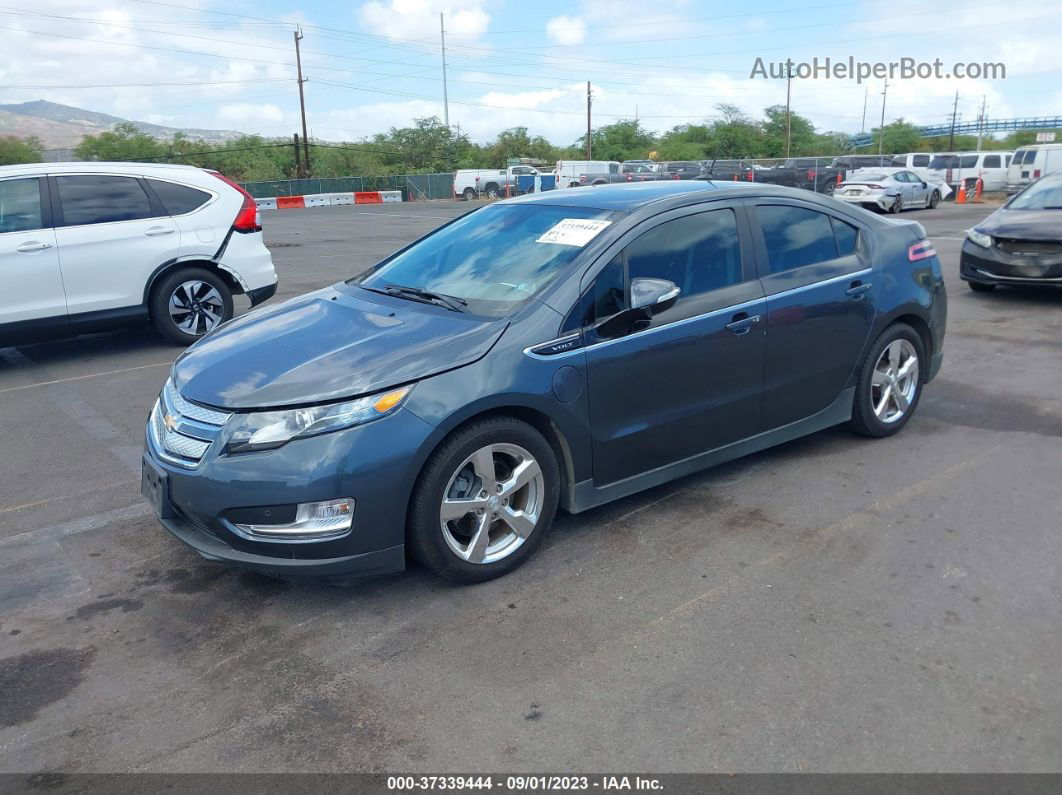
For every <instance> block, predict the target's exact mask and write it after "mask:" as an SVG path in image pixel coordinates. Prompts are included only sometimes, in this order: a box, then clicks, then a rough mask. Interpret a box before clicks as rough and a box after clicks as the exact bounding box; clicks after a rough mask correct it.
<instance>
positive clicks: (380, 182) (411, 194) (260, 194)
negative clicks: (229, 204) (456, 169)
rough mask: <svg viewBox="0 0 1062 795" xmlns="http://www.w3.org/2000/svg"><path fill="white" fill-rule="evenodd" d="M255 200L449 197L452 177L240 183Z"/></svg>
mask: <svg viewBox="0 0 1062 795" xmlns="http://www.w3.org/2000/svg"><path fill="white" fill-rule="evenodd" d="M240 184H241V185H242V186H243V188H244V190H246V191H247V192H248V193H250V194H251V195H252V196H254V197H255V198H256V199H265V198H269V197H271V196H305V195H307V194H311V193H356V192H358V191H363V190H400V191H402V198H403V199H405V200H412V201H423V200H425V199H450V198H453V187H454V175H453V174H401V175H392V176H386V177H322V178H316V177H315V178H311V179H278V180H271V181H269V182H241V183H240Z"/></svg>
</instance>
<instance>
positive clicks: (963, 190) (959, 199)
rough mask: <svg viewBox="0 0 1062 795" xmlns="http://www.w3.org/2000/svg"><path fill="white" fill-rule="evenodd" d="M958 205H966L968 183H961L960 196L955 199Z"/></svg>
mask: <svg viewBox="0 0 1062 795" xmlns="http://www.w3.org/2000/svg"><path fill="white" fill-rule="evenodd" d="M955 203H956V204H966V182H965V181H964V182H960V183H959V195H958V196H956V197H955Z"/></svg>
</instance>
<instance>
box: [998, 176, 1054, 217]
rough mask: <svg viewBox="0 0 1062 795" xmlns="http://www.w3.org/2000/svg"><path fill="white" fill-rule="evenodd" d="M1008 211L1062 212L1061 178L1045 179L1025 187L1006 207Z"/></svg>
mask: <svg viewBox="0 0 1062 795" xmlns="http://www.w3.org/2000/svg"><path fill="white" fill-rule="evenodd" d="M1007 209H1008V210H1062V177H1053V176H1052V177H1045V178H1044V179H1041V180H1040V181H1039V182H1034V183H1033V184H1032V185H1030V186H1029V187H1027V188H1026V189H1025V190H1023V191H1022V192H1021V193H1019V194H1018V195H1017V196H1015V197H1014V198H1013V199H1011V202H1010V204H1008V205H1007Z"/></svg>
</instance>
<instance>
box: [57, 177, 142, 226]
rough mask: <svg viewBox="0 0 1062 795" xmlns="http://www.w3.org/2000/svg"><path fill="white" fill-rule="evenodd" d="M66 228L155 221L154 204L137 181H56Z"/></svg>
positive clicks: (92, 179) (94, 179)
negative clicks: (141, 220)
mask: <svg viewBox="0 0 1062 795" xmlns="http://www.w3.org/2000/svg"><path fill="white" fill-rule="evenodd" d="M55 181H56V183H57V184H58V185H59V200H60V202H62V205H63V223H64V224H65V225H66V226H79V225H81V224H106V223H111V222H113V221H135V220H137V219H138V218H151V217H152V216H154V215H155V213H153V212H152V211H151V201H150V200H149V199H148V195H147V193H145V192H144V189H143V188H142V187H141V185H140V181H139V180H137V179H136V178H134V177H109V176H104V175H85V176H71V177H56V178H55Z"/></svg>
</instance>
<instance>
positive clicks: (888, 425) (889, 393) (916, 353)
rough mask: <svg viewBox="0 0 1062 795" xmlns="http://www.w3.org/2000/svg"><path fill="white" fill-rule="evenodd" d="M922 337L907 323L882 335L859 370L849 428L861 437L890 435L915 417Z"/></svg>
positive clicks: (920, 374) (918, 392)
mask: <svg viewBox="0 0 1062 795" xmlns="http://www.w3.org/2000/svg"><path fill="white" fill-rule="evenodd" d="M924 359H925V352H924V351H923V346H922V338H921V337H919V336H918V332H916V331H915V330H914V329H913V328H911V327H910V326H908V325H907V324H906V323H895V324H893V325H891V326H889V327H888V328H887V329H885V331H883V332H882V333H881V336H880V337H878V339H877V340H876V341H875V342H874V344H873V345H872V346H871V348H870V351H869V352H868V353H867V356H866V358H865V359H864V360H863V364H862V366H861V367H860V371H859V379H858V381H857V383H856V394H855V400H854V402H853V405H852V428H853V429H854V430H855V431H856V432H857V433H860V434H862V435H863V436H873V437H881V436H891V435H892V434H894V433H897V432H898V431H899V430H900V429H901V428H903V426H904V425H906V424H907V422H908V421H909V420H910V419H911V415H912V414H914V411H915V408H916V407H917V406H918V399H919V398H920V397H921V395H922V361H923V360H924Z"/></svg>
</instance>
